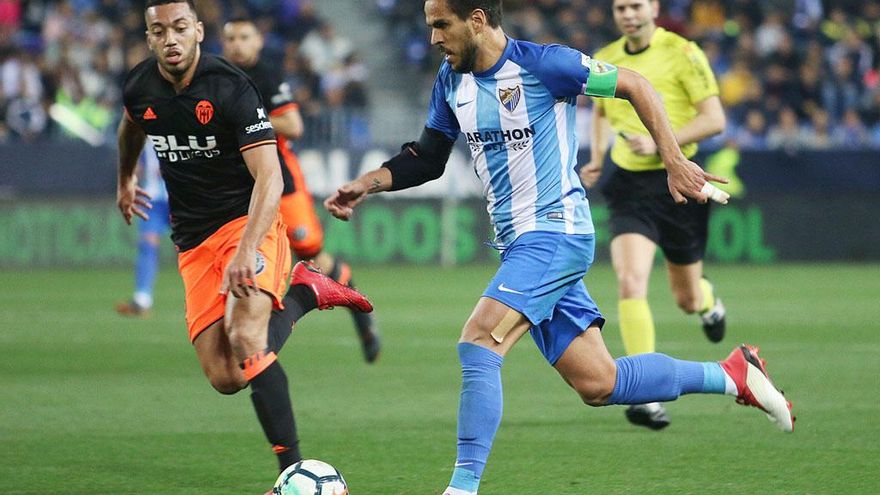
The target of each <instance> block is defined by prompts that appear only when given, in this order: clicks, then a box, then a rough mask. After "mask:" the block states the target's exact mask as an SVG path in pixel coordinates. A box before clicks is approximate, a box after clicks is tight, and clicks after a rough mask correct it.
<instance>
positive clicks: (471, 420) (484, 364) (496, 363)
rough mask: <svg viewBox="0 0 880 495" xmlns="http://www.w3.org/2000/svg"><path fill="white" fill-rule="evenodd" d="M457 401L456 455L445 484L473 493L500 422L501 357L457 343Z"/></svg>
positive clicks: (472, 346) (501, 405)
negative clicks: (452, 468) (449, 476)
mask: <svg viewBox="0 0 880 495" xmlns="http://www.w3.org/2000/svg"><path fill="white" fill-rule="evenodd" d="M458 357H459V359H460V360H461V375H462V377H461V378H462V380H461V401H460V402H459V406H458V455H457V456H456V461H455V470H454V471H453V473H452V480H451V481H450V482H449V486H450V487H452V488H458V489H459V490H463V491H466V492H473V493H476V492H477V489H478V488H479V486H480V477H481V476H482V475H483V469H484V468H485V467H486V460H487V459H488V458H489V451H490V450H491V448H492V440H494V438H495V433H496V432H497V431H498V425H500V424H501V413H502V410H503V397H502V394H501V365H502V364H503V363H504V358H503V357H501V356H499V355H498V354H496V353H494V352H492V351H490V350H489V349H486V348H485V347H480V346H478V345H475V344H469V343H460V344H458Z"/></svg>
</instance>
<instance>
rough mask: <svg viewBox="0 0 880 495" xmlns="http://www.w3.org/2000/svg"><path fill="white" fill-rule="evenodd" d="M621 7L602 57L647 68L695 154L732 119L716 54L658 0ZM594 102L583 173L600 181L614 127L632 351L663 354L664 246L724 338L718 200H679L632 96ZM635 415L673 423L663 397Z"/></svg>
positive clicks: (626, 332) (612, 190) (615, 224)
mask: <svg viewBox="0 0 880 495" xmlns="http://www.w3.org/2000/svg"><path fill="white" fill-rule="evenodd" d="M613 10H614V22H615V23H616V24H617V27H618V28H619V29H620V31H621V32H622V33H623V36H622V37H621V38H620V39H618V40H617V41H614V42H612V43H611V44H609V45H607V46H605V47H604V48H602V49H601V50H599V51H598V52H596V53H595V55H594V56H595V58H597V59H599V60H603V61H606V62H608V63H610V64H613V65H616V66H619V67H626V68H629V69H633V70H635V71H637V72H639V73H641V74H642V75H643V76H645V77H646V78H647V79H648V80H649V81H650V82H651V85H653V86H654V88H656V90H657V92H659V93H660V96H661V98H662V100H663V104H664V106H665V107H666V112H667V113H668V114H669V119H670V121H671V122H672V127H673V129H674V130H675V136H676V138H677V139H678V143H679V145H680V146H681V148H682V151H683V152H684V154H685V156H687V157H688V158H690V157H692V156H694V154H696V152H697V142H698V141H700V140H702V139H705V138H707V137H709V136H712V135H714V134H718V133H720V132H721V131H723V130H724V125H725V118H724V110H723V109H722V107H721V101H720V99H719V98H718V84H717V83H716V81H715V76H714V75H713V74H712V69H711V68H710V67H709V63H708V61H707V59H706V56H705V55H704V54H703V52H702V50H700V48H699V47H698V46H697V45H696V44H695V43H693V42H691V41H689V40H687V39H685V38H682V37H681V36H678V35H677V34H674V33H671V32H669V31H666V30H665V29H663V28H660V27H657V25H656V24H655V19H656V18H657V15H658V13H659V12H660V5H659V3H658V2H657V1H656V0H613ZM594 105H595V108H594V113H593V126H592V139H591V143H592V150H591V153H590V162H589V163H588V164H587V165H585V166H584V167H583V168H582V169H581V172H580V177H581V181H582V182H583V184H584V186H585V187H587V188H589V187H591V186H593V185H594V184H595V183H596V181H597V180H598V179H599V175H600V173H601V172H602V163H603V161H604V160H605V153H606V152H607V151H608V143H609V139H610V137H611V132H612V129H613V131H614V132H615V133H616V135H617V139H616V141H615V142H614V146H613V147H612V149H611V160H612V161H613V162H614V165H615V167H614V169H613V172H612V175H611V177H609V178H608V180H607V182H606V183H605V185H604V186H603V187H602V193H603V194H604V195H605V197H606V199H607V200H608V204H609V208H610V211H611V233H612V234H611V235H612V240H611V260H612V263H613V265H614V271H615V273H616V274H617V281H618V297H619V306H618V309H619V314H620V332H621V335H622V337H623V344H624V347H625V349H626V353H627V354H628V355H632V354H641V353H645V352H654V321H653V318H652V317H651V308H650V307H649V306H648V299H647V296H648V279H649V277H650V275H651V267H652V265H653V261H654V255H655V252H656V250H657V246H660V248H661V249H662V250H663V255H664V256H665V258H666V267H667V269H668V270H669V281H670V284H671V286H672V292H673V294H674V295H675V300H676V302H677V303H678V306H679V307H680V308H681V309H682V310H684V311H685V312H686V313H697V314H699V315H700V318H701V320H702V324H703V330H704V332H705V334H706V337H707V338H708V339H709V340H711V341H712V342H719V341H721V339H722V338H723V337H724V329H725V311H724V306H723V305H722V304H721V299H719V298H718V297H715V295H714V291H713V287H712V284H710V283H709V282H708V281H707V280H706V279H705V278H704V277H703V255H704V253H705V250H706V237H707V230H708V223H709V204H708V203H706V204H699V203H697V202H696V201H689V202H688V203H687V204H685V205H677V204H675V202H674V201H673V199H672V196H670V194H669V191H668V188H667V184H666V171H665V170H664V169H663V162H662V161H661V160H660V156H659V155H658V154H657V146H656V144H655V143H654V141H653V140H652V139H651V136H650V135H649V134H648V130H647V129H646V128H645V127H644V126H643V125H642V123H641V121H640V120H639V118H638V115H636V112H635V110H634V109H633V107H632V105H630V104H629V102H627V101H626V100H617V99H610V98H609V99H598V98H597V99H595V100H594ZM609 124H610V125H609ZM626 417H627V418H628V419H629V421H630V422H632V423H634V424H637V425H642V426H647V427H649V428H652V429H655V430H659V429H662V428H664V427H666V426H667V425H669V418H668V416H667V414H666V410H665V409H664V408H663V406H662V405H660V404H659V403H656V402H655V403H651V404H643V405H635V406H630V407H629V408H628V409H627V410H626Z"/></svg>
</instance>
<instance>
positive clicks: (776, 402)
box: [720, 344, 795, 432]
mask: <svg viewBox="0 0 880 495" xmlns="http://www.w3.org/2000/svg"><path fill="white" fill-rule="evenodd" d="M720 364H721V367H722V368H724V371H725V372H726V373H727V374H728V375H729V376H730V377H731V378H732V379H733V382H734V383H735V384H736V390H737V396H736V402H737V403H738V404H742V405H744V406H752V407H757V408H758V409H760V410H762V411H764V412H765V413H767V418H768V419H770V421H772V422H773V423H775V424H776V426H778V427H779V429H781V430H782V431H786V432H791V431H793V430H794V420H795V418H794V416H793V415H792V414H791V402H789V401H788V400H786V399H785V396H784V395H782V392H781V391H779V390H777V388H776V386H775V385H773V382H771V381H770V377H769V376H768V375H767V369H766V362H765V361H764V360H763V359H761V358H759V357H758V348H757V347H755V346H750V345H746V344H742V345H740V346H739V347H737V348H736V349H734V350H733V352H731V353H730V355H729V356H727V359H725V360H724V361H721V363H720Z"/></svg>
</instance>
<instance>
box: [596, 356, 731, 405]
mask: <svg viewBox="0 0 880 495" xmlns="http://www.w3.org/2000/svg"><path fill="white" fill-rule="evenodd" d="M616 363H617V380H616V382H615V383H614V392H612V394H611V398H610V399H608V404H609V405H610V404H646V403H648V402H667V401H671V400H675V399H677V398H678V397H679V396H680V395H684V394H693V393H704V394H723V393H724V387H725V379H724V370H722V369H721V365H720V364H718V363H714V362H707V363H698V362H694V361H682V360H680V359H673V358H671V357H669V356H667V355H665V354H659V353H650V354H638V355H636V356H626V357H622V358H619V359H617V360H616Z"/></svg>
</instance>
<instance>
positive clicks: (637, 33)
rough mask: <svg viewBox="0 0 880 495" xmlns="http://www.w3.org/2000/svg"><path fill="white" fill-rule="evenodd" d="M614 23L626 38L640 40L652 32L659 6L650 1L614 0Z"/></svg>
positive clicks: (655, 2)
mask: <svg viewBox="0 0 880 495" xmlns="http://www.w3.org/2000/svg"><path fill="white" fill-rule="evenodd" d="M612 10H613V11H614V22H615V24H617V28H618V29H620V32H621V33H623V35H624V36H626V37H628V38H641V37H643V36H645V35H647V34H648V33H651V32H653V31H654V27H655V25H654V19H656V18H657V15H658V14H659V12H660V4H659V3H658V2H657V1H652V0H614V4H613V6H612Z"/></svg>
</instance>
